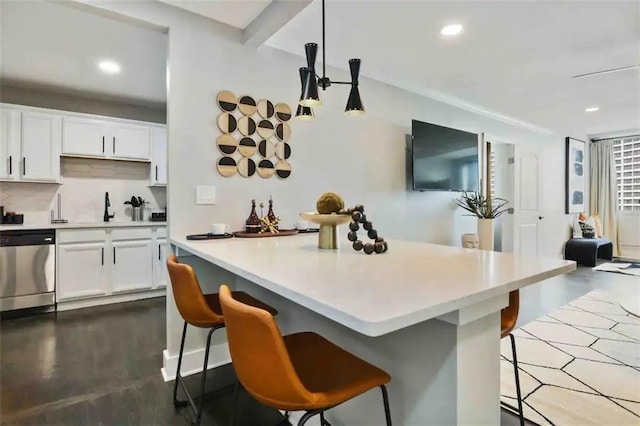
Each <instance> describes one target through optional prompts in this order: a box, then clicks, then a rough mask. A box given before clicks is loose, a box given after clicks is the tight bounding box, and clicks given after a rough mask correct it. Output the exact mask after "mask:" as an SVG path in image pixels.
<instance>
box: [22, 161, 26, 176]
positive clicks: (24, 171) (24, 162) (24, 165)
mask: <svg viewBox="0 0 640 426" xmlns="http://www.w3.org/2000/svg"><path fill="white" fill-rule="evenodd" d="M26 174H27V157H22V176H25V175H26Z"/></svg>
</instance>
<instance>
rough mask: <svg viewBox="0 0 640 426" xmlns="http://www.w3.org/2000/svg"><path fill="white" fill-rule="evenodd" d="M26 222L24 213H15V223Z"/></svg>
mask: <svg viewBox="0 0 640 426" xmlns="http://www.w3.org/2000/svg"><path fill="white" fill-rule="evenodd" d="M23 223H24V215H23V214H22V213H16V214H15V215H13V224H14V225H22V224H23Z"/></svg>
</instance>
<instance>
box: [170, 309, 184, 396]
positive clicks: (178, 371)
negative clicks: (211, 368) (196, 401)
mask: <svg viewBox="0 0 640 426" xmlns="http://www.w3.org/2000/svg"><path fill="white" fill-rule="evenodd" d="M186 336H187V322H186V321H185V322H184V327H182V340H181V341H180V354H179V355H178V368H177V369H176V381H175V383H174V384H173V405H174V406H176V407H184V406H185V405H186V404H187V401H178V382H179V381H180V379H181V378H180V366H181V365H182V352H183V351H184V340H185V337H186Z"/></svg>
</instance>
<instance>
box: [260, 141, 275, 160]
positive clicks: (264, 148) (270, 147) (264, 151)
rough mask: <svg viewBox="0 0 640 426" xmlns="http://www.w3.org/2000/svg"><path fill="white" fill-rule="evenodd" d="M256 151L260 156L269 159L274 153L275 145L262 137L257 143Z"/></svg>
mask: <svg viewBox="0 0 640 426" xmlns="http://www.w3.org/2000/svg"><path fill="white" fill-rule="evenodd" d="M258 153H259V154H260V156H261V157H262V158H265V159H269V158H271V157H273V156H274V155H275V153H276V147H275V145H274V144H273V143H272V142H269V141H268V140H265V139H263V140H261V141H260V143H258Z"/></svg>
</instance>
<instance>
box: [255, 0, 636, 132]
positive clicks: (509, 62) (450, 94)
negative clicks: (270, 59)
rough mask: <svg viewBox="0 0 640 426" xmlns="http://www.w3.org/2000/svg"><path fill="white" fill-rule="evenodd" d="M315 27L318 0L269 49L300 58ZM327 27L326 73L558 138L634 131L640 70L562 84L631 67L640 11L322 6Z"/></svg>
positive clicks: (470, 4) (560, 4)
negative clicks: (450, 27)
mask: <svg viewBox="0 0 640 426" xmlns="http://www.w3.org/2000/svg"><path fill="white" fill-rule="evenodd" d="M320 19H321V2H320V1H315V2H313V3H312V4H311V5H309V6H308V7H307V8H306V9H304V10H303V11H302V12H301V13H299V14H298V15H297V16H296V17H294V18H293V19H292V20H291V21H289V23H288V24H286V25H285V26H284V27H282V28H281V29H280V30H279V31H278V32H277V33H276V34H275V35H274V36H273V37H271V38H270V39H269V40H268V41H267V44H268V45H270V46H273V47H276V48H279V49H282V50H285V51H288V52H291V53H294V54H298V55H303V54H304V43H305V42H307V41H315V42H318V43H319V42H320V40H321V21H320ZM326 19H327V34H326V37H327V41H326V42H327V63H328V64H330V65H334V66H337V67H340V68H344V69H347V60H348V59H349V58H353V57H358V58H361V59H362V67H361V74H362V75H365V76H369V77H372V78H375V79H378V80H381V81H383V82H387V83H390V84H393V85H396V86H399V87H402V88H406V89H408V90H411V91H414V92H418V93H423V94H426V95H429V96H434V97H436V98H440V99H445V100H449V101H451V102H453V103H458V104H460V105H464V106H465V107H468V108H471V109H480V110H483V109H488V110H490V111H492V112H498V113H500V114H502V115H504V116H507V117H512V118H516V119H518V120H524V121H526V122H528V123H532V124H533V125H534V126H537V127H540V128H544V129H551V130H553V131H558V132H561V133H563V132H568V131H580V132H584V133H593V132H596V131H604V130H611V131H613V130H618V129H622V128H625V129H626V128H629V127H630V126H633V127H640V122H639V121H640V118H639V117H640V71H639V70H637V69H636V70H633V71H625V72H619V73H612V74H606V75H601V76H597V77H588V78H581V79H572V78H571V77H572V76H573V75H577V74H582V73H587V72H593V71H599V70H604V69H610V68H616V67H623V66H628V65H637V64H639V63H640V50H639V48H640V43H639V41H640V2H637V1H615V2H614V1H589V2H584V1H583V2H571V1H509V2H504V1H483V0H476V1H455V2H452V1H402V2H399V1H372V2H362V1H337V0H327V6H326ZM450 23H460V24H462V25H463V26H464V31H463V33H462V34H460V35H459V36H455V37H450V38H445V37H443V36H441V35H440V29H441V28H442V27H443V26H444V25H447V24H450ZM319 44H320V43H319ZM321 55H322V53H321V51H320V52H319V53H318V57H319V58H321ZM361 93H362V96H363V100H364V102H365V104H366V86H364V87H362V88H361ZM591 106H598V107H600V110H599V111H598V112H595V113H587V112H585V108H587V107H591ZM507 119H508V118H507Z"/></svg>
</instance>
